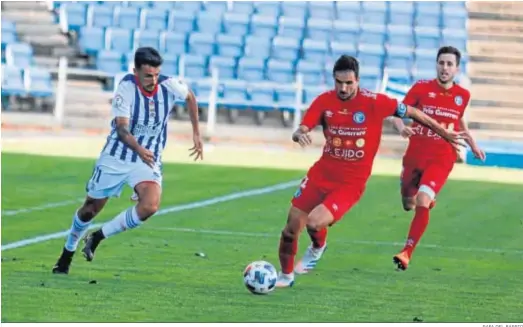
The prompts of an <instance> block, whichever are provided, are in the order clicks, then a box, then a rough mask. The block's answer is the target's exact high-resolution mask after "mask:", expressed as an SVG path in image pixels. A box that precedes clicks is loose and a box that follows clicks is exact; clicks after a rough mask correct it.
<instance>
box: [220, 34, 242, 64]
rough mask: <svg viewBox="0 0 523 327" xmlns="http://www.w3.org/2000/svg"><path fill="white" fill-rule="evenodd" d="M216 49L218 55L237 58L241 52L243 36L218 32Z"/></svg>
mask: <svg viewBox="0 0 523 327" xmlns="http://www.w3.org/2000/svg"><path fill="white" fill-rule="evenodd" d="M216 49H217V53H218V54H219V55H220V56H226V57H232V58H238V57H240V56H241V55H242V54H243V38H242V37H241V36H237V35H229V34H218V35H217V37H216Z"/></svg>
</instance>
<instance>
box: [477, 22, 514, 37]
mask: <svg viewBox="0 0 523 327" xmlns="http://www.w3.org/2000/svg"><path fill="white" fill-rule="evenodd" d="M468 32H469V35H470V36H471V37H473V36H476V35H484V36H489V37H497V36H501V37H505V36H514V37H521V36H522V35H523V21H511V20H493V19H471V20H469V23H468Z"/></svg>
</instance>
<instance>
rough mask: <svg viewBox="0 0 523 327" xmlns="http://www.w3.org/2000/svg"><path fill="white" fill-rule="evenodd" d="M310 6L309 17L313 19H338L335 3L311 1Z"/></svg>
mask: <svg viewBox="0 0 523 327" xmlns="http://www.w3.org/2000/svg"><path fill="white" fill-rule="evenodd" d="M307 3H308V4H309V17H310V18H312V19H326V20H333V19H335V18H336V12H335V9H334V2H333V1H311V2H307Z"/></svg>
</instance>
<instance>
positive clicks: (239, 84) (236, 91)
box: [219, 81, 248, 109]
mask: <svg viewBox="0 0 523 327" xmlns="http://www.w3.org/2000/svg"><path fill="white" fill-rule="evenodd" d="M221 89H222V92H221V99H219V101H220V104H222V105H223V106H224V107H226V108H228V107H230V108H232V109H244V108H245V107H246V106H247V102H248V94H247V82H245V81H227V82H225V83H224V84H223V85H222V87H221Z"/></svg>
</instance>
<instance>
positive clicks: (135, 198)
mask: <svg viewBox="0 0 523 327" xmlns="http://www.w3.org/2000/svg"><path fill="white" fill-rule="evenodd" d="M131 201H134V202H137V201H138V193H136V192H133V195H131Z"/></svg>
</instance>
